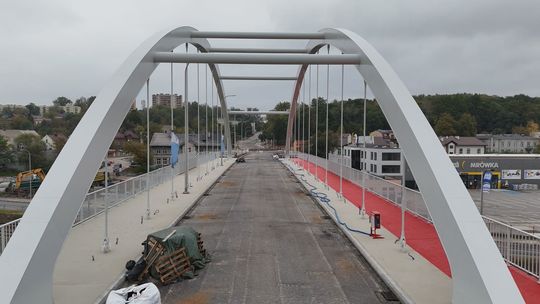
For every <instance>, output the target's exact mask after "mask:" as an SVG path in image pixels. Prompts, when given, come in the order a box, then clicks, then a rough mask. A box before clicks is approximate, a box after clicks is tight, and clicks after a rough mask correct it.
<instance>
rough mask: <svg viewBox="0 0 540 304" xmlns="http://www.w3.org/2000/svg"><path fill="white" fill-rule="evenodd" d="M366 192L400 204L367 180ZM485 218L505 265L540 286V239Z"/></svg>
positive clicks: (313, 160)
mask: <svg viewBox="0 0 540 304" xmlns="http://www.w3.org/2000/svg"><path fill="white" fill-rule="evenodd" d="M297 157H299V158H301V159H304V160H305V159H306V158H307V154H306V153H298V155H297ZM309 158H310V162H311V163H312V164H314V165H317V166H320V167H322V168H325V161H326V160H325V161H321V160H324V159H323V158H320V157H318V156H315V155H310V156H309ZM328 164H329V165H328V167H329V168H327V169H328V170H329V171H331V172H333V173H334V174H336V175H339V172H335V170H332V168H331V167H332V164H334V165H338V166H339V165H340V164H339V163H338V162H335V161H333V160H328ZM343 168H344V169H347V170H351V171H350V172H352V173H355V174H359V175H361V174H365V176H367V177H368V179H371V180H372V181H373V180H374V181H376V182H379V183H383V184H386V186H392V187H400V188H402V191H403V190H404V191H410V192H412V193H414V194H417V195H419V197H420V198H421V204H423V205H424V206H426V204H425V202H424V198H423V196H422V194H421V193H420V192H419V191H416V190H414V189H410V188H407V187H405V186H403V185H398V184H394V183H391V182H389V181H387V180H385V179H383V178H380V177H378V176H375V175H373V174H370V173H367V172H363V171H361V170H358V169H355V168H351V167H348V166H343ZM343 179H344V180H348V181H350V182H352V183H354V184H357V185H358V186H360V187H362V186H363V185H360V183H359V182H356V181H355V180H354V179H353V178H351V179H348V178H345V177H343ZM366 190H367V191H369V192H370V193H372V194H375V195H377V196H379V197H381V198H383V199H385V200H386V201H388V202H390V203H393V204H396V205H398V206H400V203H399V202H396V201H394V200H392V199H391V198H390V197H385V196H384V195H382V194H380V193H377V192H376V191H373V189H370V187H369V184H367V180H366ZM401 198H403V197H401ZM406 202H407V199H406ZM406 210H407V211H408V212H409V213H411V214H413V215H415V216H419V217H421V218H423V219H425V220H427V221H428V222H432V221H431V219H430V218H426V217H425V216H423V215H422V214H420V213H418V212H416V211H414V210H412V209H410V208H409V206H407V208H406ZM426 210H427V207H426ZM427 214H428V217H429V210H427ZM482 218H483V219H484V222H485V223H486V226H487V228H488V230H489V232H490V234H491V236H492V238H493V240H494V241H495V244H496V245H497V247H498V248H499V251H500V253H501V255H502V257H503V258H504V259H505V261H506V262H507V263H508V264H511V265H513V266H514V267H516V268H519V269H521V270H522V271H524V272H526V273H528V274H530V275H532V276H535V277H536V278H538V279H539V282H540V236H537V235H534V234H532V233H529V232H526V231H523V230H521V229H519V228H516V227H513V226H511V225H509V224H506V223H503V222H501V221H499V220H495V219H493V218H490V217H487V216H482Z"/></svg>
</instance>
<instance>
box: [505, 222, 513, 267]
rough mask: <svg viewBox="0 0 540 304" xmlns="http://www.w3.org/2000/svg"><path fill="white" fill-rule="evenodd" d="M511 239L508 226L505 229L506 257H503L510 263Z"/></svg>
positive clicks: (510, 230)
mask: <svg viewBox="0 0 540 304" xmlns="http://www.w3.org/2000/svg"><path fill="white" fill-rule="evenodd" d="M511 238H512V229H511V228H510V226H508V227H506V256H505V257H504V258H505V259H506V260H507V261H512V259H511V254H512V250H511V247H510V246H511V244H512V242H511Z"/></svg>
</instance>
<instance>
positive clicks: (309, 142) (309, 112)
mask: <svg viewBox="0 0 540 304" xmlns="http://www.w3.org/2000/svg"><path fill="white" fill-rule="evenodd" d="M311 82H312V81H311V65H310V66H309V90H308V155H307V161H308V162H307V165H308V173H311V172H310V171H309V169H310V167H311V165H310V163H309V160H310V158H311V101H312V100H311Z"/></svg>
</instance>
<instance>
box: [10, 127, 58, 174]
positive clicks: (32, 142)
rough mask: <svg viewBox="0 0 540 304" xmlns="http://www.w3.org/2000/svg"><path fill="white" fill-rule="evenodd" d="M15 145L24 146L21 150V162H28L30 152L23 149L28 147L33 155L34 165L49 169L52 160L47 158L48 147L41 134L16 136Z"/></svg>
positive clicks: (34, 166) (19, 157) (19, 156)
mask: <svg viewBox="0 0 540 304" xmlns="http://www.w3.org/2000/svg"><path fill="white" fill-rule="evenodd" d="M15 146H16V147H18V148H22V149H20V150H19V153H18V159H19V163H26V162H28V154H27V153H26V152H25V151H24V150H23V149H26V150H28V151H29V152H30V154H31V155H32V167H33V168H44V169H45V170H47V169H49V167H50V165H51V163H52V162H51V161H50V160H49V159H48V158H47V154H46V153H45V152H46V151H47V148H46V146H45V143H44V142H42V141H41V138H40V137H39V136H36V135H33V134H22V135H19V136H17V137H16V138H15Z"/></svg>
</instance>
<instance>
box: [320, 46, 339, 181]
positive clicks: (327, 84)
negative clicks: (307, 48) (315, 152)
mask: <svg viewBox="0 0 540 304" xmlns="http://www.w3.org/2000/svg"><path fill="white" fill-rule="evenodd" d="M327 50H328V55H330V44H328V49H327ZM329 90H330V65H329V64H327V65H326V133H325V134H326V138H325V140H326V146H325V152H324V158H325V160H326V163H325V170H324V183H325V184H326V188H327V189H328V104H329V103H330V92H329ZM340 141H341V139H340Z"/></svg>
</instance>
